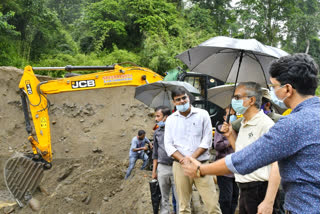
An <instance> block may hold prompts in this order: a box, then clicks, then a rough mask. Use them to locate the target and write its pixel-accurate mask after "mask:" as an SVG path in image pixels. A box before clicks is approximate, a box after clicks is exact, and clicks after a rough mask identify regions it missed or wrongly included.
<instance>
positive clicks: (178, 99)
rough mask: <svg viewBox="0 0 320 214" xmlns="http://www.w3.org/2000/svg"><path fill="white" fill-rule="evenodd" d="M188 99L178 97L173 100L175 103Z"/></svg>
mask: <svg viewBox="0 0 320 214" xmlns="http://www.w3.org/2000/svg"><path fill="white" fill-rule="evenodd" d="M187 98H188V97H187V96H183V97H179V98H177V99H174V101H175V102H180V101H181V100H183V101H184V100H186V99H187Z"/></svg>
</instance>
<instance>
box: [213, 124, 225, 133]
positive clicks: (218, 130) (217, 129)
mask: <svg viewBox="0 0 320 214" xmlns="http://www.w3.org/2000/svg"><path fill="white" fill-rule="evenodd" d="M221 124H223V122H220V121H218V122H217V124H216V126H215V127H216V131H217V132H218V133H220V134H224V133H225V132H223V131H220V129H219V125H221Z"/></svg>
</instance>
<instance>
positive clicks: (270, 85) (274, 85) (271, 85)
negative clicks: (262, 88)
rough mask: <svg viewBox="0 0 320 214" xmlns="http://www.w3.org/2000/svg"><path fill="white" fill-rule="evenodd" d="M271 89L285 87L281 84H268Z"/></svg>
mask: <svg viewBox="0 0 320 214" xmlns="http://www.w3.org/2000/svg"><path fill="white" fill-rule="evenodd" d="M268 86H269V88H270V89H271V88H273V89H274V87H276V86H280V87H283V86H284V85H281V84H278V83H275V84H268Z"/></svg>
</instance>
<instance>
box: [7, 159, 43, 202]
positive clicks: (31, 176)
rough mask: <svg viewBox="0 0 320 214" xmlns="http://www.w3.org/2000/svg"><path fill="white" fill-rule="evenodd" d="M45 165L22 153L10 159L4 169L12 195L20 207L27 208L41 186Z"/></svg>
mask: <svg viewBox="0 0 320 214" xmlns="http://www.w3.org/2000/svg"><path fill="white" fill-rule="evenodd" d="M43 166H44V164H43V163H42V162H36V161H34V160H32V158H30V157H27V156H25V155H24V154H22V153H16V154H15V155H13V156H12V157H11V158H9V159H8V160H7V162H6V164H5V167H4V180H5V183H6V186H7V188H8V190H9V191H10V193H11V195H12V196H13V197H14V198H15V200H16V201H17V203H18V205H19V206H20V207H23V206H25V205H26V204H27V203H28V201H29V200H30V199H31V198H32V194H33V193H34V191H35V190H36V188H37V187H38V186H39V184H40V182H41V179H42V177H43V171H44V167H43Z"/></svg>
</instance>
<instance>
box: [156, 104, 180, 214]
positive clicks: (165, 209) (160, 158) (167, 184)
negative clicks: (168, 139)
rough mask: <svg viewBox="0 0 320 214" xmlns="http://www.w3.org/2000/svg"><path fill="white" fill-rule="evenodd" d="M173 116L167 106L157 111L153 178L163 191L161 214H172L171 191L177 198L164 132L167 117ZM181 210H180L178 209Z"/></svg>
mask: <svg viewBox="0 0 320 214" xmlns="http://www.w3.org/2000/svg"><path fill="white" fill-rule="evenodd" d="M170 114H171V111H170V109H169V108H168V107H166V106H159V107H157V108H156V109H155V119H156V122H157V125H158V128H157V129H156V130H155V132H154V134H153V154H152V159H153V171H152V178H153V179H158V181H159V186H160V190H161V196H162V197H161V206H160V214H170V213H171V212H170V203H169V196H170V189H172V191H173V195H174V197H175V198H177V194H176V191H175V185H174V180H173V173H172V163H173V160H172V158H171V157H169V156H168V155H167V153H166V151H165V148H164V131H165V123H166V119H167V117H168V116H169V115H170ZM177 210H179V209H177Z"/></svg>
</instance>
